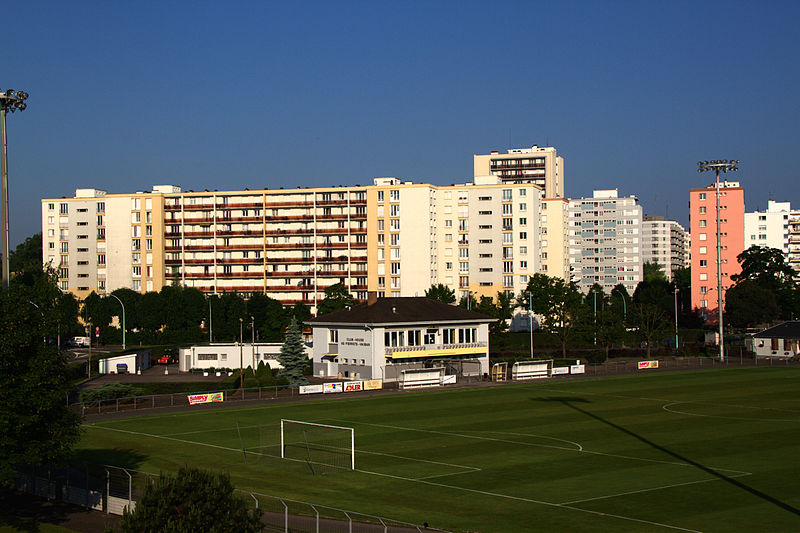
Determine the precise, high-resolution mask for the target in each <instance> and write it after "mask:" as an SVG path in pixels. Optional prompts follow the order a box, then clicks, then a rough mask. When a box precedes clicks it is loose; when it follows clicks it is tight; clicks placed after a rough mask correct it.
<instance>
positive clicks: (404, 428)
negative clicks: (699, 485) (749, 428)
mask: <svg viewBox="0 0 800 533" xmlns="http://www.w3.org/2000/svg"><path fill="white" fill-rule="evenodd" d="M330 420H337V421H339V422H345V423H347V424H362V425H365V426H376V427H383V428H388V429H399V430H402V431H418V432H421V433H433V434H435V435H447V436H450V437H464V438H468V439H478V440H487V441H492V442H504V443H508V444H520V445H522V446H535V447H539V448H551V449H554V450H564V451H568V452H575V453H588V454H591V455H600V456H603V457H614V458H617V459H628V460H631V461H644V462H647V463H657V464H664V465H674V466H682V467H695V465H692V464H690V463H682V462H678V461H663V460H661V459H647V458H644V457H632V456H630V455H619V454H616V453H605V452H595V451H592V450H584V449H580V450H578V449H576V448H565V447H563V446H551V445H549V444H535V443H531V442H519V441H515V440H506V439H494V438H491V437H479V436H475V435H469V434H464V433H452V432H448V431H436V430H432V429H417V428H406V427H402V426H389V425H385V424H372V423H369V422H356V421H354V420H341V419H338V418H337V419H330ZM695 468H696V467H695ZM706 468H709V469H711V470H716V471H718V472H734V473H736V474H752V472H745V471H744V470H735V469H733V468H717V467H711V466H709V467H706Z"/></svg>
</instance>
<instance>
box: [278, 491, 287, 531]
mask: <svg viewBox="0 0 800 533" xmlns="http://www.w3.org/2000/svg"><path fill="white" fill-rule="evenodd" d="M280 502H281V503H282V504H283V531H284V532H285V533H289V506H288V505H286V502H285V501H283V500H282V499H281V500H280Z"/></svg>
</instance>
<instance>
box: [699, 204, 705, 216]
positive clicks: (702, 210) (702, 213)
mask: <svg viewBox="0 0 800 533" xmlns="http://www.w3.org/2000/svg"><path fill="white" fill-rule="evenodd" d="M700 214H701V215H705V214H706V206H704V205H701V206H700Z"/></svg>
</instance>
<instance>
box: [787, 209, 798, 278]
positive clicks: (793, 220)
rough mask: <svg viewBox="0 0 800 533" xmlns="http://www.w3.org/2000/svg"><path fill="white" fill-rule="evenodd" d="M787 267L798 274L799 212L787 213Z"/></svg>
mask: <svg viewBox="0 0 800 533" xmlns="http://www.w3.org/2000/svg"><path fill="white" fill-rule="evenodd" d="M789 265H791V266H792V268H794V269H795V271H797V273H798V274H800V210H795V211H792V212H791V213H789Z"/></svg>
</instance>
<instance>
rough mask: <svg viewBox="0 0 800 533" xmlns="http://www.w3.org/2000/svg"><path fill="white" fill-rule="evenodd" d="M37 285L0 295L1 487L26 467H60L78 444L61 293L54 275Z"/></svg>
mask: <svg viewBox="0 0 800 533" xmlns="http://www.w3.org/2000/svg"><path fill="white" fill-rule="evenodd" d="M42 272H43V273H44V274H45V275H43V276H39V277H38V281H37V283H36V285H34V286H29V285H26V284H23V283H21V282H20V280H19V279H18V278H14V279H12V280H11V284H10V287H9V289H8V290H7V291H0V427H2V428H3V431H2V432H0V484H4V485H6V486H8V485H9V484H13V481H14V479H15V478H16V467H17V466H18V465H23V464H43V463H47V462H58V461H60V460H62V459H64V458H66V457H67V456H68V455H69V454H70V452H71V449H72V447H73V446H74V445H75V444H76V443H77V442H78V439H79V436H80V433H79V422H80V419H79V417H78V416H77V415H76V414H75V413H73V412H72V411H70V409H69V408H68V407H67V406H66V404H65V401H64V398H65V394H66V392H67V391H68V390H69V383H68V381H67V379H66V377H65V376H66V364H67V361H66V359H65V358H64V357H63V356H61V355H60V353H59V350H58V349H57V347H56V346H54V345H51V344H48V343H45V342H43V337H51V336H52V337H55V335H56V330H57V327H58V324H57V319H58V310H57V305H58V301H59V295H60V291H59V289H58V287H57V286H56V277H55V274H54V272H53V271H52V270H50V271H47V272H45V271H42Z"/></svg>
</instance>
